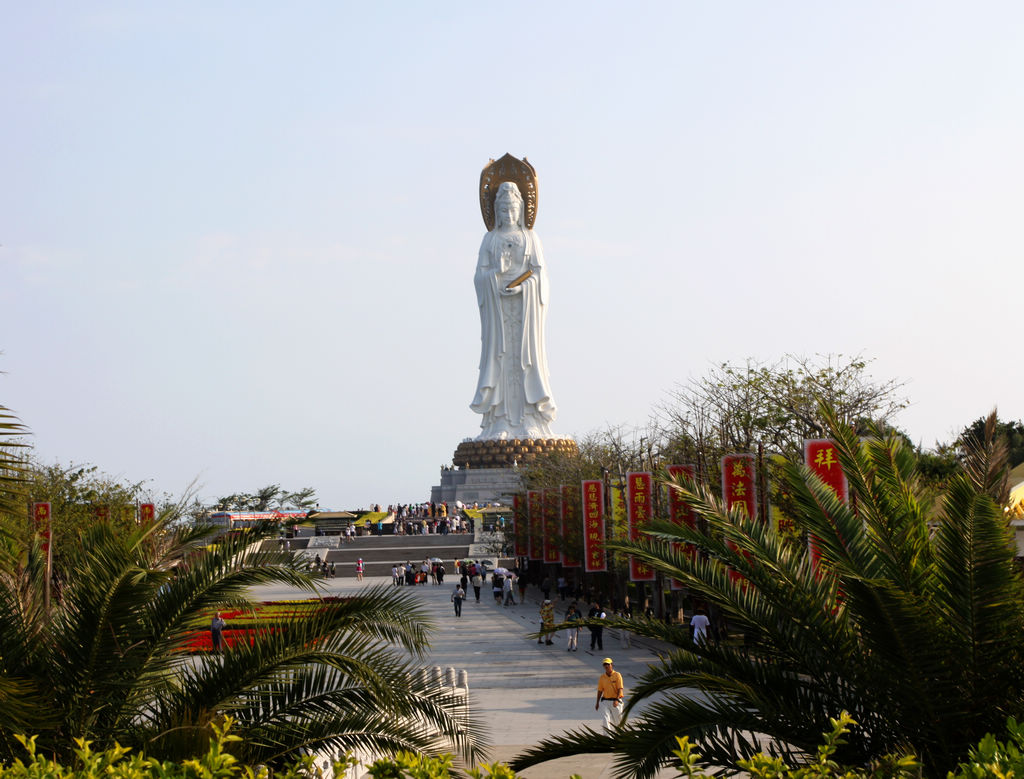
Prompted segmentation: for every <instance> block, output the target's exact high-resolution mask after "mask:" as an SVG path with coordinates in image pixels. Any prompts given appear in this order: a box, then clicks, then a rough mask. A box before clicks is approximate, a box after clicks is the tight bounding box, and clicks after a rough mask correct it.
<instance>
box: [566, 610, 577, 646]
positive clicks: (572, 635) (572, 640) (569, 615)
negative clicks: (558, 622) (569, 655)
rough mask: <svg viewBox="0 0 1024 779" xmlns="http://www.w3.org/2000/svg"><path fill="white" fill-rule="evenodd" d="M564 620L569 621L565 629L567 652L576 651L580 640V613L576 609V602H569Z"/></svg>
mask: <svg viewBox="0 0 1024 779" xmlns="http://www.w3.org/2000/svg"><path fill="white" fill-rule="evenodd" d="M565 621H566V622H568V623H569V629H568V630H566V631H565V633H566V635H567V636H568V644H569V648H568V649H566V651H567V652H578V651H580V650H579V640H580V613H579V612H578V611H577V610H576V604H575V603H571V604H569V611H567V612H566V614H565Z"/></svg>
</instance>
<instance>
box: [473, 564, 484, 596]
mask: <svg viewBox="0 0 1024 779" xmlns="http://www.w3.org/2000/svg"><path fill="white" fill-rule="evenodd" d="M470 581H472V582H473V594H474V595H476V602H477V603H479V602H480V588H481V587H482V586H483V584H484V579H483V577H482V576H481V575H480V573H479V571H478V572H477V573H474V574H473V578H472V579H470Z"/></svg>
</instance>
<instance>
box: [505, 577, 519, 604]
mask: <svg viewBox="0 0 1024 779" xmlns="http://www.w3.org/2000/svg"><path fill="white" fill-rule="evenodd" d="M512 576H513V574H509V575H508V576H506V577H505V581H503V582H502V583H501V591H502V593H504V595H505V598H504V602H505V608H508V607H509V606H515V605H516V600H515V598H514V597H512Z"/></svg>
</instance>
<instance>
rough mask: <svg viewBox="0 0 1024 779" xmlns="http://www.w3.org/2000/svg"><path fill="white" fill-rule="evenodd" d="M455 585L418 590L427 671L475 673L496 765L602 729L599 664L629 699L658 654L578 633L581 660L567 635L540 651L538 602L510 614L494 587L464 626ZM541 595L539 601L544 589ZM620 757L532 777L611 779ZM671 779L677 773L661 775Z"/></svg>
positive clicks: (586, 759)
mask: <svg viewBox="0 0 1024 779" xmlns="http://www.w3.org/2000/svg"><path fill="white" fill-rule="evenodd" d="M324 584H325V587H326V590H327V592H326V593H325V594H345V593H351V592H355V591H357V590H358V589H360V588H362V587H365V586H372V585H377V584H387V585H390V584H391V577H390V576H388V577H386V578H384V577H367V578H366V579H364V580H363V582H361V583H360V582H357V581H356V580H355V579H352V578H337V579H328V580H326V581H325V582H324ZM454 587H455V581H454V580H451V577H447V578H446V579H445V583H444V585H436V586H435V585H433V584H425V585H419V586H417V587H415V588H410V589H414V590H415V592H416V597H417V598H419V599H420V600H421V601H422V603H423V604H424V605H425V606H426V608H427V609H428V610H429V612H430V614H431V617H432V618H433V619H434V622H435V624H436V625H437V626H438V630H437V632H436V633H435V634H434V636H433V640H432V643H431V650H430V653H429V655H428V657H427V658H426V660H424V665H426V666H440V667H441V668H442V669H445V668H448V667H453V668H455V669H457V670H462V669H465V670H467V671H468V672H469V690H470V696H471V697H472V700H473V705H474V707H475V709H476V711H477V712H479V716H480V717H481V719H482V725H483V726H484V731H485V733H486V734H487V738H488V741H489V742H490V744H491V746H492V749H491V752H490V758H489V759H490V761H491V762H493V761H495V760H501V761H508V760H509V759H510V758H512V757H513V756H515V755H517V754H519V753H521V752H522V751H524V750H525V749H526V748H528V747H529V746H532V745H533V744H536V743H537V742H538V741H540V740H542V739H543V738H545V737H546V736H548V735H550V734H553V733H562V732H564V731H566V730H574V729H576V728H578V727H580V726H581V725H584V724H587V725H591V726H593V727H595V728H599V727H600V726H601V722H600V719H599V717H598V712H596V711H594V699H595V697H596V694H597V679H598V676H599V675H600V674H601V672H602V667H601V660H602V658H604V657H605V656H610V657H611V658H612V659H613V660H614V661H615V669H616V670H617V671H619V672H620V673H621V674H622V677H623V681H624V682H625V685H626V691H627V694H628V693H629V690H630V687H631V683H633V682H635V680H636V678H637V677H638V676H640V674H642V673H643V672H644V670H645V669H646V665H647V662H648V661H649V660H651V659H652V657H653V656H654V649H655V648H654V647H652V646H649V645H646V644H643V643H640V642H637V641H636V640H634V641H633V642H632V646H631V648H629V649H623V648H622V646H621V643H620V641H619V640H618V639H617V638H615V637H613V636H611V635H609V631H607V630H606V631H605V637H604V639H605V640H604V650H603V651H599V650H595V652H593V653H592V652H591V651H590V633H589V631H587V630H586V629H584V630H582V631H581V632H580V648H579V651H578V652H567V651H566V637H565V634H564V633H560V634H559V635H558V636H557V637H556V639H555V643H554V645H553V646H546V645H543V644H541V645H538V644H537V640H536V639H530V638H527V635H528V634H529V633H532V632H533V631H536V630H538V629H539V626H540V618H539V614H538V609H539V604H538V602H537V600H536V597H531V593H530V592H529V591H527V602H526V604H524V605H517V606H514V607H510V608H504V607H502V606H498V605H496V604H495V603H494V598H493V596H492V595H491V593H490V591H489V590H487V589H486V588H485V589H484V591H483V592H481V595H480V603H476V602H475V600H474V598H473V589H472V587H471V588H470V590H469V597H468V599H467V600H466V602H465V605H464V606H463V609H462V617H461V619H456V618H455V616H454V610H453V608H452V604H451V602H450V600H449V598H450V597H451V592H452V590H453V589H454ZM533 589H534V590H535V592H534V593H532V595H533V596H539V594H540V593H539V592H536V588H533ZM254 597H256V598H257V599H259V600H274V599H281V598H295V597H302V595H301V593H296V592H295V591H289V590H287V589H285V588H281V587H260V588H255V590H254ZM567 605H568V601H566V602H565V603H562V602H560V601H558V600H556V601H555V616H556V618H557V619H559V620H561V618H562V616H563V615H564V613H565V608H566V606H567ZM611 763H612V758H611V757H610V756H608V755H586V756H580V757H567V758H562V759H560V760H556V761H552V762H549V763H545V764H542V765H539V766H535V767H533V768H530V769H527V770H525V771H523V772H522V773H521V776H523V777H524V778H525V779H567V777H569V776H570V775H572V774H574V773H576V774H579V775H580V776H581V777H583V779H601V778H603V777H611V776H612V775H613V774H612V770H611ZM662 773H663V775H664V776H665V777H669V776H677V773H676V772H675V771H665V772H662Z"/></svg>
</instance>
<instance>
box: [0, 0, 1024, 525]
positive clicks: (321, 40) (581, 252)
mask: <svg viewBox="0 0 1024 779" xmlns="http://www.w3.org/2000/svg"><path fill="white" fill-rule="evenodd" d="M4 6H5V8H4V13H3V15H2V19H3V21H2V23H0V101H2V102H0V105H2V111H0V116H2V117H3V120H2V122H0V244H2V247H0V351H2V352H3V354H2V356H0V370H2V371H4V372H5V374H6V375H3V376H0V404H2V405H6V406H8V407H10V408H11V409H13V410H14V411H15V412H16V413H17V414H18V415H19V416H20V417H21V419H22V421H23V422H24V423H25V424H27V425H28V426H29V427H30V428H31V429H32V431H33V434H34V435H33V439H34V444H35V446H36V449H37V453H38V454H39V456H40V457H42V458H43V459H44V460H46V461H54V460H60V461H61V462H68V461H73V462H79V463H83V462H88V463H93V464H96V465H98V466H99V467H100V468H101V469H103V470H104V471H106V472H108V473H111V474H113V475H115V476H118V477H121V478H124V479H127V480H132V481H138V480H143V479H149V480H152V481H151V482H150V484H151V485H152V487H153V488H154V489H155V490H159V491H161V492H164V491H166V492H171V493H178V492H181V491H182V490H184V489H185V487H186V485H187V484H189V483H190V482H191V481H192V480H193V479H198V481H199V483H200V485H201V489H200V494H201V495H202V496H203V497H205V498H213V497H216V496H218V495H224V494H229V493H232V492H238V491H248V490H255V489H256V488H258V487H261V486H264V485H266V484H270V483H275V482H277V483H280V484H282V486H284V487H285V488H288V489H298V488H299V487H302V486H307V485H308V486H313V487H315V488H316V489H317V491H318V494H319V496H320V500H321V503H322V505H325V506H332V507H336V508H342V507H344V508H355V507H360V506H367V505H369V504H370V503H371V502H380V503H384V504H386V503H389V502H393V501H402V502H405V501H418V500H425V499H427V498H428V497H429V494H430V493H429V490H430V486H431V485H432V484H437V483H438V481H439V467H440V466H441V465H442V464H443V463H450V462H451V457H452V453H453V451H454V449H455V447H456V445H457V444H458V443H459V442H460V441H461V440H462V439H464V438H466V437H472V436H475V435H476V434H477V432H478V430H479V417H478V416H477V415H475V414H474V413H473V412H472V411H470V409H469V407H468V406H469V402H470V400H471V399H472V396H473V392H474V390H475V386H476V374H477V362H478V359H479V339H480V329H479V317H478V313H477V305H476V300H475V293H474V290H473V271H474V266H475V263H476V255H477V249H478V247H479V243H480V239H481V237H482V235H483V233H484V229H485V228H484V226H483V221H482V219H481V217H480V211H479V205H478V201H477V186H478V179H479V174H480V170H481V168H482V167H483V166H484V165H485V164H486V163H487V161H488V159H489V158H492V157H493V158H497V157H499V156H501V155H502V154H504V153H506V152H510V153H512V154H514V155H515V156H519V157H521V156H523V155H526V156H527V157H529V159H530V161H531V162H532V163H533V164H534V165H535V167H536V169H537V172H538V176H539V185H540V186H539V189H540V204H539V211H538V218H537V223H536V230H537V232H538V234H539V235H540V237H541V238H542V240H543V241H544V247H545V254H546V257H547V261H548V265H549V273H550V281H551V290H552V294H551V303H550V312H549V316H548V323H547V324H548V357H549V363H550V369H551V383H552V388H553V391H554V396H555V400H556V402H557V404H558V406H559V409H560V414H559V418H558V421H557V422H556V423H555V426H554V427H555V430H556V432H558V433H562V434H566V435H578V436H582V435H584V434H586V433H588V432H590V431H593V430H595V429H599V428H604V427H606V426H608V425H623V426H626V427H633V426H641V425H643V424H645V423H646V421H647V419H648V417H649V416H650V415H651V413H652V412H653V410H654V408H655V407H656V406H657V405H658V404H659V403H662V402H664V401H665V400H666V398H667V393H668V392H669V391H671V389H672V388H673V387H674V386H675V385H676V384H677V383H679V382H684V381H686V380H687V379H689V378H691V377H697V376H700V375H702V374H704V373H705V372H706V371H707V370H708V368H709V366H711V365H712V364H716V363H720V362H724V361H731V362H742V361H743V360H745V359H746V358H748V357H751V358H755V359H760V360H767V361H773V360H775V359H776V358H779V357H781V356H782V355H784V354H786V353H796V354H802V355H813V354H815V353H837V352H838V353H843V354H862V355H863V356H865V357H868V358H873V359H874V362H873V363H872V365H871V373H872V375H873V376H874V377H875V378H877V379H878V380H886V379H890V378H897V379H901V380H904V381H906V382H907V386H906V390H905V391H906V394H907V396H908V397H909V399H910V401H911V403H912V405H911V407H910V408H909V409H907V410H906V411H904V412H903V413H902V415H901V416H900V417H899V418H898V419H897V420H896V421H897V423H898V424H900V426H901V427H903V428H904V429H905V430H906V431H907V432H908V433H909V434H910V435H911V436H912V437H913V438H914V439H915V440H916V441H919V442H921V443H923V444H924V445H926V446H930V445H932V444H934V443H935V441H936V440H949V439H950V438H952V437H953V435H954V434H955V432H956V431H958V430H959V429H960V428H962V427H963V426H964V425H965V424H967V423H969V422H971V421H972V420H974V419H976V418H977V417H979V416H981V415H983V414H986V413H987V412H988V411H990V410H991V409H992V407H993V406H995V405H998V406H999V410H1000V413H1001V415H1002V416H1003V417H1004V418H1008V419H1020V418H1022V417H1024V367H1022V361H1021V358H1020V344H1021V331H1022V321H1024V319H1022V306H1021V297H1022V290H1024V263H1022V252H1021V245H1022V235H1021V233H1022V231H1021V224H1022V219H1021V216H1022V214H1024V4H1021V3H1019V2H1016V1H1015V0H1014V1H1012V2H1011V1H1008V2H975V3H963V2H955V3H954V2H936V1H935V0H927V1H922V2H901V3H892V2H856V3H854V2H835V3H831V2H830V3H822V2H811V1H810V0H808V1H807V2H775V3H765V2H684V1H682V0H679V1H677V2H665V3H644V2H640V3H623V2H550V1H549V2H518V3H486V4H485V3H480V2H458V1H455V2H447V3H437V2H430V3H427V2H423V3H398V2H391V3H389V2H381V3H366V2H359V3H356V2H296V3H277V2H273V3H272V2H245V3H242V2H220V3H205V2H204V3H200V2H188V1H187V0H183V1H182V2H176V3H138V2H124V3H111V2H102V1H99V2H92V3H65V2H31V3H25V2H14V0H8V1H7V2H5V3H4Z"/></svg>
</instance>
